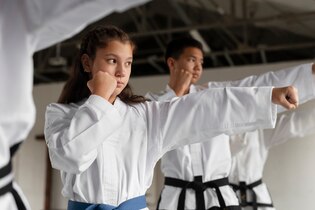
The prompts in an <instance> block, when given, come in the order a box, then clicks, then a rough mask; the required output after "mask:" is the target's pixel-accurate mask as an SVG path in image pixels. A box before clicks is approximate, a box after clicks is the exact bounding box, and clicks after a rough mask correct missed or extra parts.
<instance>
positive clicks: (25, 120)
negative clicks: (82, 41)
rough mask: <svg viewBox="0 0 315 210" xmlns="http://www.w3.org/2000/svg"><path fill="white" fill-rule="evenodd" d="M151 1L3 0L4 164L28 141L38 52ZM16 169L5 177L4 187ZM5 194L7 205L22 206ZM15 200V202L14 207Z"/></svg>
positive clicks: (0, 157) (0, 92)
mask: <svg viewBox="0 0 315 210" xmlns="http://www.w3.org/2000/svg"><path fill="white" fill-rule="evenodd" d="M145 1H147V0H115V1H110V0H67V1H64V0H53V1H51V0H0V33H1V35H0V75H1V76H0V97H1V100H2V102H1V103H0V116H1V117H0V169H1V168H3V167H5V166H6V165H7V164H8V163H9V161H10V147H12V146H13V145H15V144H17V143H19V142H21V141H23V140H24V139H25V138H26V137H27V135H28V133H29V131H30V129H31V127H32V126H33V124H34V120H35V108H34V102H33V98H32V87H33V58H32V56H33V53H34V52H35V51H37V50H41V49H43V48H46V47H48V46H50V45H52V44H55V43H57V42H59V41H61V40H64V39H66V38H69V37H71V36H73V35H74V34H76V33H77V32H79V31H80V30H82V29H83V28H84V27H85V26H86V25H87V24H88V23H91V22H92V21H96V20H97V19H99V18H101V17H103V16H105V15H107V14H109V13H110V12H113V11H121V10H124V9H127V8H128V7H130V6H132V5H135V4H140V3H143V2H145ZM12 179H13V175H12V173H10V174H9V175H7V176H5V177H0V189H1V188H3V187H4V186H6V185H7V184H8V183H10V182H11V181H12ZM10 203H12V196H11V195H8V194H5V195H3V196H0V207H1V209H10V210H14V209H16V207H15V204H10ZM12 205H13V206H12Z"/></svg>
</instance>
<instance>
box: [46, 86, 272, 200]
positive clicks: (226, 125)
mask: <svg viewBox="0 0 315 210" xmlns="http://www.w3.org/2000/svg"><path fill="white" fill-rule="evenodd" d="M270 96H271V88H268V87H263V88H216V89H213V90H205V91H200V92H198V93H195V94H190V95H188V96H185V97H181V98H177V99H173V100H171V101H170V102H164V103H162V102H161V103H159V102H145V103H139V104H136V105H126V104H125V103H123V102H122V101H121V100H120V99H119V98H117V99H116V101H115V103H114V104H113V105H112V104H110V103H109V102H108V101H106V100H104V99H103V98H101V97H99V96H96V95H91V96H90V97H89V98H88V99H87V100H85V101H82V103H80V104H70V105H65V104H51V105H49V106H48V107H47V111H46V123H45V137H46V141H47V145H48V148H49V154H50V159H51V162H52V166H53V167H54V168H56V169H58V170H61V173H62V181H63V190H62V194H63V195H64V196H65V197H67V198H68V199H71V200H75V201H81V202H88V203H105V204H109V205H114V206H117V205H119V204H120V203H122V202H124V201H126V200H128V199H131V198H134V197H137V196H141V195H144V194H145V192H146V190H147V189H148V188H149V186H150V185H151V182H152V177H153V170H154V166H155V164H156V163H157V161H158V160H159V159H160V158H161V157H162V155H163V154H165V153H166V152H167V151H170V150H172V149H176V148H178V147H179V146H181V145H185V144H189V143H195V142H200V141H203V140H207V139H209V138H211V137H213V136H216V135H218V134H220V133H227V134H232V133H236V132H244V131H247V130H252V129H255V128H257V127H269V128H270V127H272V126H273V125H274V123H275V117H276V106H275V105H273V104H271V99H270ZM258 98H259V100H257V99H258ZM244 100H246V104H243V101H244ZM245 113H246V114H245ZM209 119H211V120H209Z"/></svg>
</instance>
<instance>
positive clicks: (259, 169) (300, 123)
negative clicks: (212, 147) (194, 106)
mask: <svg viewBox="0 0 315 210" xmlns="http://www.w3.org/2000/svg"><path fill="white" fill-rule="evenodd" d="M314 133H315V108H314V107H311V106H307V107H306V108H304V109H303V110H299V109H298V110H296V111H288V112H285V113H283V114H281V115H280V116H279V117H278V120H277V124H276V128H275V129H265V130H263V129H259V130H255V131H252V132H247V133H245V134H241V135H237V137H239V138H241V141H243V143H244V148H243V149H242V150H241V151H240V152H238V153H237V154H236V155H235V156H233V159H232V160H233V161H232V169H231V174H230V176H229V180H230V182H231V183H237V184H238V183H239V182H240V181H242V182H246V183H248V184H250V183H253V182H256V181H257V180H259V179H261V178H262V177H263V170H264V166H265V163H266V160H267V157H268V152H269V149H270V148H271V147H273V146H276V145H279V144H281V143H284V142H286V141H288V140H290V139H293V138H303V137H305V136H307V135H310V134H314ZM236 141H237V140H236ZM233 143H234V142H233V141H232V144H233ZM237 143H239V142H237ZM253 190H254V191H255V193H256V196H257V203H264V204H271V203H272V199H271V196H270V194H269V192H268V189H267V186H266V184H265V183H262V184H260V185H258V186H257V187H254V188H253ZM238 193H239V191H238ZM238 195H240V194H238ZM251 196H252V195H251V193H250V192H249V191H247V201H248V202H251V201H252V197H251ZM242 209H244V210H245V209H247V210H252V209H253V208H252V207H244V208H242ZM258 209H259V210H271V209H273V210H274V209H275V208H272V207H258Z"/></svg>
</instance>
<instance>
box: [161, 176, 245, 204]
mask: <svg viewBox="0 0 315 210" xmlns="http://www.w3.org/2000/svg"><path fill="white" fill-rule="evenodd" d="M165 185H167V186H172V187H178V188H182V191H181V193H180V195H179V199H178V204H177V210H184V209H185V199H186V190H187V189H193V190H194V191H195V195H196V210H205V209H206V208H205V199H204V194H203V192H204V191H205V190H206V189H207V188H214V189H215V191H216V194H217V196H218V200H219V204H220V208H219V209H240V207H238V206H237V207H236V208H230V207H229V208H227V207H226V204H225V201H224V199H223V196H222V194H221V191H220V189H219V187H221V186H227V185H229V181H228V179H227V178H226V177H225V178H222V179H216V180H212V181H208V182H202V177H201V176H196V177H195V178H194V181H185V180H181V179H177V178H172V177H165ZM215 208H217V207H215Z"/></svg>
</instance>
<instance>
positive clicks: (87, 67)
mask: <svg viewBox="0 0 315 210" xmlns="http://www.w3.org/2000/svg"><path fill="white" fill-rule="evenodd" d="M81 63H82V66H83V69H84V71H85V72H91V66H90V57H89V56H88V55H87V54H83V55H82V56H81Z"/></svg>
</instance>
